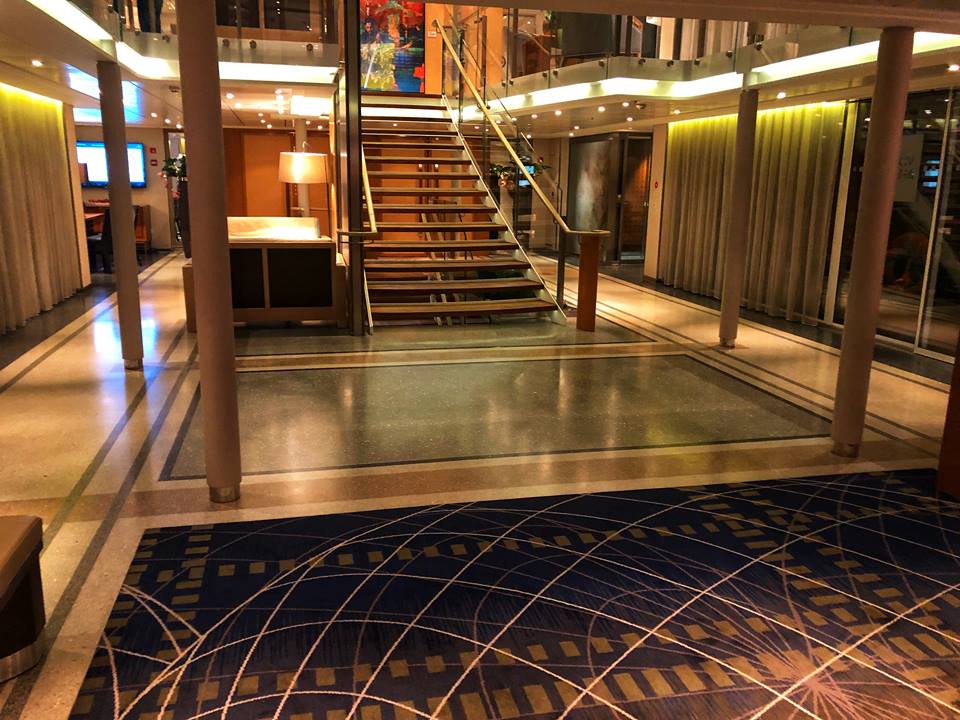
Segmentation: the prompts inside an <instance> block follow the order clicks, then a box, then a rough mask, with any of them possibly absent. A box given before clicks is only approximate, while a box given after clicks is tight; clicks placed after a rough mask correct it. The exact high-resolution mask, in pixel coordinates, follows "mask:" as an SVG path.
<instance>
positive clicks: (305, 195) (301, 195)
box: [293, 119, 310, 217]
mask: <svg viewBox="0 0 960 720" xmlns="http://www.w3.org/2000/svg"><path fill="white" fill-rule="evenodd" d="M293 136H294V142H295V143H296V147H295V148H294V150H296V151H297V152H304V151H305V150H306V149H307V121H306V120H302V119H297V120H294V121H293ZM297 198H298V203H299V205H300V216H301V217H310V186H309V185H308V184H307V183H300V184H299V185H297Z"/></svg>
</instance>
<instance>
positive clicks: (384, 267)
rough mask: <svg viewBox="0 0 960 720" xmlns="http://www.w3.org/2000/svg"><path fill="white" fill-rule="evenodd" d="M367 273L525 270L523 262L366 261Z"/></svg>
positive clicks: (501, 260) (483, 260) (489, 260)
mask: <svg viewBox="0 0 960 720" xmlns="http://www.w3.org/2000/svg"><path fill="white" fill-rule="evenodd" d="M364 267H365V268H366V270H367V272H411V273H413V272H474V271H480V270H525V269H526V268H528V267H529V265H528V264H527V262H526V261H525V260H516V259H514V258H486V259H476V260H443V259H441V260H366V261H364Z"/></svg>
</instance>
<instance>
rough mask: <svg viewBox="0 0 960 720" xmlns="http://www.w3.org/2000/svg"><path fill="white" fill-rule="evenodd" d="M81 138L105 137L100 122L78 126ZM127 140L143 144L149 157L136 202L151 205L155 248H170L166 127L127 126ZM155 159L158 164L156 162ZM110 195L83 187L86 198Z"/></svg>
mask: <svg viewBox="0 0 960 720" xmlns="http://www.w3.org/2000/svg"><path fill="white" fill-rule="evenodd" d="M77 139H78V140H100V141H102V140H103V128H101V127H100V126H99V125H77ZM127 142H140V143H143V146H144V152H145V153H146V157H147V186H146V187H145V188H133V204H134V205H149V206H150V225H151V228H152V239H153V247H155V248H161V249H163V248H169V247H170V245H171V235H170V200H169V197H168V194H167V188H166V186H165V185H164V184H163V179H162V178H161V177H160V176H159V174H158V173H159V172H160V167H161V166H162V165H163V158H164V157H165V155H164V147H163V142H164V141H163V130H162V129H160V128H137V127H128V128H127ZM153 161H156V163H157V164H156V165H153V164H152V163H153ZM106 198H107V189H106V188H84V189H83V199H84V200H104V199H106Z"/></svg>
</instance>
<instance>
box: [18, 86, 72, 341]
mask: <svg viewBox="0 0 960 720" xmlns="http://www.w3.org/2000/svg"><path fill="white" fill-rule="evenodd" d="M0 128H2V131H0V334H2V333H5V332H8V331H10V330H13V329H14V328H17V327H19V326H21V325H23V324H24V323H25V322H26V321H27V320H28V319H29V318H31V317H33V316H34V315H36V314H38V313H39V312H41V311H42V310H49V309H50V308H52V307H53V306H54V305H55V304H56V303H58V302H60V301H61V300H63V299H64V298H66V297H69V296H70V295H72V294H73V293H75V292H76V291H77V290H78V289H79V288H80V282H81V281H80V266H79V262H78V259H77V235H76V226H75V225H74V211H73V198H72V194H71V191H70V180H69V175H68V169H67V149H66V143H65V139H64V128H63V109H62V106H61V105H60V103H58V102H56V101H54V100H50V99H49V98H44V97H41V96H39V95H33V94H32V93H27V92H24V91H22V90H18V89H16V88H12V87H10V86H7V85H3V84H0Z"/></svg>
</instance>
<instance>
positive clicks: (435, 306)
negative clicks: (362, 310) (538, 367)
mask: <svg viewBox="0 0 960 720" xmlns="http://www.w3.org/2000/svg"><path fill="white" fill-rule="evenodd" d="M556 309H557V308H556V306H555V305H554V304H553V303H551V302H549V301H547V300H541V299H540V298H525V299H520V300H471V301H461V302H446V303H370V312H371V313H372V314H373V317H375V318H381V319H384V320H390V319H393V320H400V319H415V318H433V317H446V316H456V315H480V316H482V315H499V314H519V313H541V312H551V311H552V310H556Z"/></svg>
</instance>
